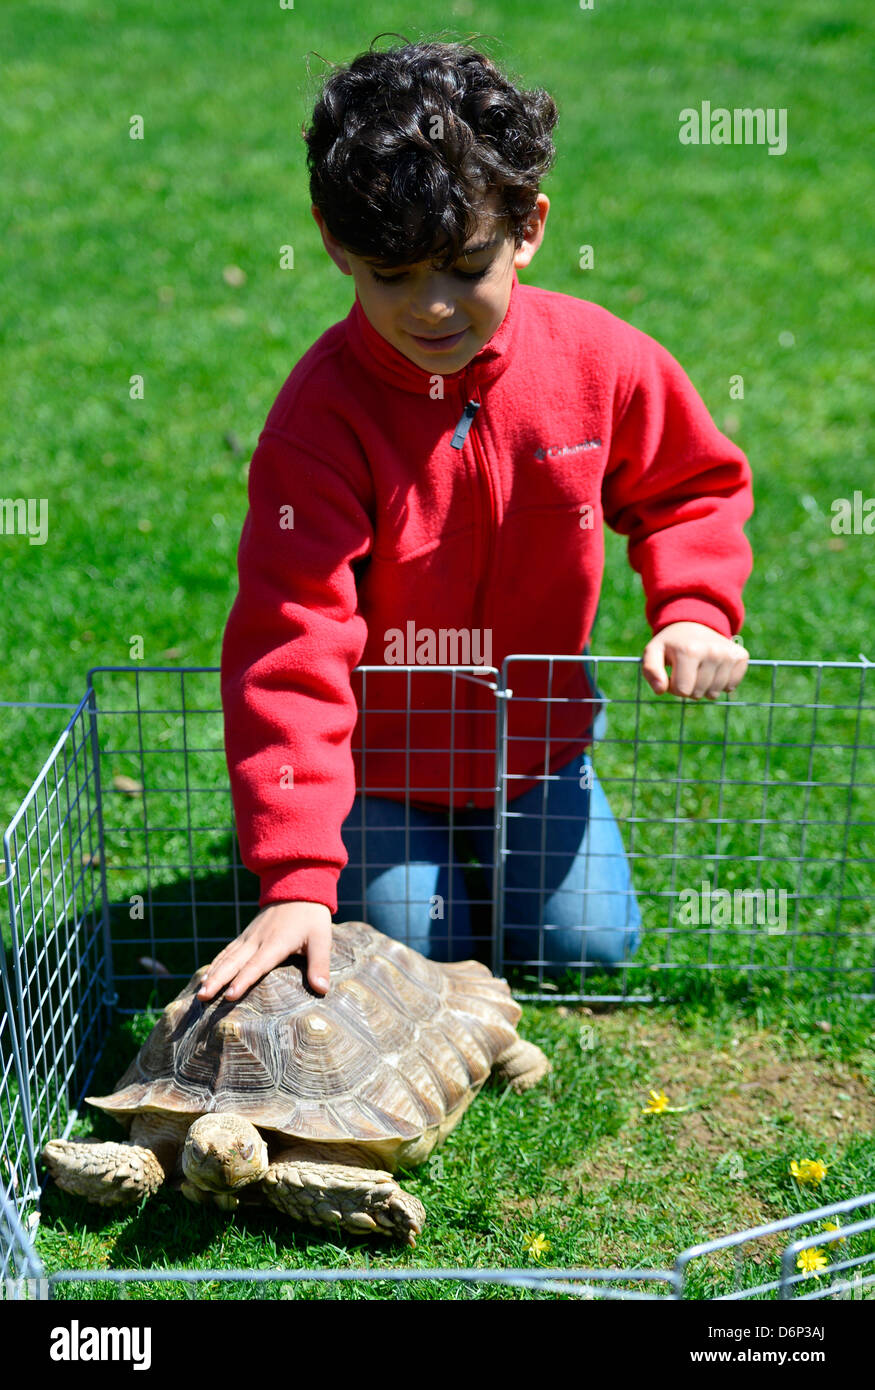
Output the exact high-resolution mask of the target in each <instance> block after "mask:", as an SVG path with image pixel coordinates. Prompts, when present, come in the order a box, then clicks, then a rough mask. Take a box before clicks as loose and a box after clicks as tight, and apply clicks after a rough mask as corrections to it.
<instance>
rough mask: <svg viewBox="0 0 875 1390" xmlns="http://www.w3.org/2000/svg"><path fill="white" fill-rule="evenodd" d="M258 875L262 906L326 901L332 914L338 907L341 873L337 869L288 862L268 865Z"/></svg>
mask: <svg viewBox="0 0 875 1390" xmlns="http://www.w3.org/2000/svg"><path fill="white" fill-rule="evenodd" d="M259 877H260V879H261V896H260V897H259V899H258V906H259V907H270V906H271V905H272V904H273V903H283V902H302V903H324V904H325V906H326V907H327V908H328V910H329V912H330V913H331V914H332V916H333V915H334V913H335V912H336V911H337V880H338V877H339V873H338V870H336V869H328V868H325V867H324V865H316V864H305V865H300V864H298V865H296V866H294V867H292V868H290V867H289V866H288V864H280V865H279V866H278V867H277V868H275V869H267V870H266V871H265V872H264V873H262V874H260V875H259Z"/></svg>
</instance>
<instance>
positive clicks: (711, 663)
mask: <svg viewBox="0 0 875 1390" xmlns="http://www.w3.org/2000/svg"><path fill="white" fill-rule="evenodd" d="M748 660H749V654H748V653H747V652H746V651H745V649H744V647H742V646H740V645H739V643H738V642H733V641H732V639H731V638H730V637H724V636H723V634H722V633H720V632H715V631H714V629H713V628H712V627H706V626H705V624H704V623H669V624H668V627H664V628H661V629H660V631H659V632H657V634H656V636H655V637H652V638H651V639H650V641H649V642H648V643H647V646H646V647H645V648H644V657H643V664H642V668H641V669H642V671H643V673H644V679H645V680H646V681H647V683H648V685H650V686H651V687H652V689H653V690H655V691H656V693H657V695H662V694H663V692H664V691H666V690H670V691H671V693H672V695H685V696H686V697H687V699H690V700H700V699H701V698H702V696H703V695H705V696H706V697H707V698H708V699H709V700H716V699H717V697H718V695H721V694H722V693H723V691H724V690H734V689H735V687H736V686H737V685H738V684H739V683H740V682H741V681H742V680H743V679H744V673H745V671H746V670H747V663H748ZM666 666H670V667H671V678H669V676H668V673H667V672H666V669H665V668H666Z"/></svg>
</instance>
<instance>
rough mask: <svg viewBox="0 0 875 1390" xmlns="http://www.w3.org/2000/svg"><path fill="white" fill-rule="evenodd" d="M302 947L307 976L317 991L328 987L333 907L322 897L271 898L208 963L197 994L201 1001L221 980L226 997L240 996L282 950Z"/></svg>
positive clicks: (292, 951) (279, 958)
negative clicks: (281, 900) (321, 900)
mask: <svg viewBox="0 0 875 1390" xmlns="http://www.w3.org/2000/svg"><path fill="white" fill-rule="evenodd" d="M300 951H304V952H305V953H306V956H307V981H308V983H309V985H310V987H311V989H313V990H315V991H316V992H317V993H318V994H325V993H327V991H328V972H329V963H330V960H331V912H330V911H329V909H328V908H327V907H326V906H325V904H324V903H306V902H291V903H271V904H270V906H268V907H266V908H264V909H263V910H262V911H261V912H260V913H259V914H258V916H257V917H256V918H255V919H254V921H252V922H250V923H249V926H248V927H247V928H246V929H245V931H242V932H241V933H240V935H239V936H238V937H237V938H236V939H235V940H234V941H232V942H231V943H230V945H228V946H226V947H225V949H224V950H223V951H220V952H219V954H218V955H217V956H216V958H215V960H213V961H211V963H210V965H209V966H208V968H207V973H206V975H205V976H204V978H203V980H202V982H201V987H200V989H199V990H198V992H197V997H198V999H200V1000H201V1001H203V1002H205V1001H207V1000H209V999H212V998H213V996H214V995H215V994H218V992H219V990H220V989H221V988H222V986H223V985H226V984H228V981H229V980H230V981H231V983H230V985H229V986H228V988H227V989H226V990H225V998H226V999H239V998H240V995H241V994H244V993H245V992H246V990H247V989H249V987H250V986H251V985H254V984H255V983H256V982H257V981H258V980H260V979H261V977H262V976H263V975H266V974H267V972H268V971H269V970H272V969H273V967H274V966H275V965H279V964H280V963H281V962H282V961H284V960H285V959H286V956H291V955H294V954H295V953H296V952H300Z"/></svg>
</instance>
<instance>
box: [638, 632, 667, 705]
mask: <svg viewBox="0 0 875 1390" xmlns="http://www.w3.org/2000/svg"><path fill="white" fill-rule="evenodd" d="M641 674H642V675H643V677H644V679H645V680H646V681H647V684H648V685H649V686H650V688H651V689H652V690H655V691H656V694H657V695H661V694H662V692H663V691H664V690H667V689H668V672H667V671H666V669H665V643H664V642H660V641H659V639H658V638H657V637H655V638H654V639H653V641H652V642H648V643H647V646H646V647H645V648H644V655H643V657H642V658H641Z"/></svg>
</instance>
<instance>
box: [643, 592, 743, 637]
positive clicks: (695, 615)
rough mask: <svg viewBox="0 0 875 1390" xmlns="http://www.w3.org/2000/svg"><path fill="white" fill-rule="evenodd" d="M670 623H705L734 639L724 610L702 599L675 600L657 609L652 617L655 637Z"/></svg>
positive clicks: (651, 621) (651, 623) (651, 624)
mask: <svg viewBox="0 0 875 1390" xmlns="http://www.w3.org/2000/svg"><path fill="white" fill-rule="evenodd" d="M669 623H703V624H704V625H705V627H712V628H713V629H714V631H715V632H719V633H722V635H723V636H724V637H734V636H735V635H736V634H735V633H734V632H733V631H732V625H731V623H730V621H729V619H728V618H727V616H726V614H725V612H724V611H723V609H722V608H718V607H717V604H716V603H709V602H708V600H707V599H702V598H674V599H671V600H670V601H669V602H668V603H664V604H663V605H662V606H661V607H660V608H657V609H656V610H655V611H654V612H653V614H652V615H651V617H650V626H651V627H652V628H653V632H654V636H655V635H656V633H657V632H659V630H660V628H663V627H668V625H669Z"/></svg>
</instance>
